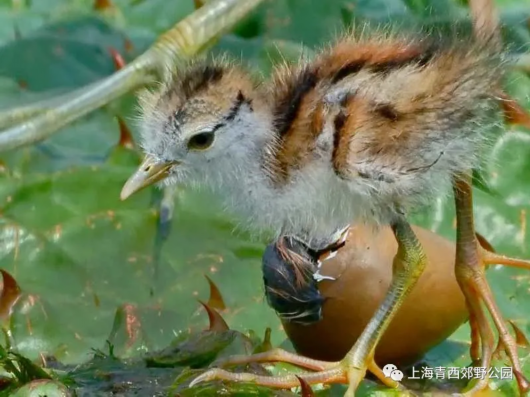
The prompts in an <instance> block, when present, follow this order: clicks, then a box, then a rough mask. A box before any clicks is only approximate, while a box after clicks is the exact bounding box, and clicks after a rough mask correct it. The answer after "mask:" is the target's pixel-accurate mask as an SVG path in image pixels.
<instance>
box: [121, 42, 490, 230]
mask: <svg viewBox="0 0 530 397" xmlns="http://www.w3.org/2000/svg"><path fill="white" fill-rule="evenodd" d="M499 59H500V57H499V56H498V55H496V54H495V53H494V52H492V51H490V50H489V49H488V48H487V46H485V45H481V46H479V45H477V44H475V43H473V42H471V39H470V40H469V42H467V43H466V42H465V40H464V41H462V42H459V43H457V44H454V43H441V42H439V41H436V40H434V41H433V40H430V39H429V40H427V39H425V40H423V39H421V40H420V39H417V38H411V37H407V36H400V35H382V34H375V35H373V34H372V35H370V36H368V35H366V36H362V37H354V36H352V35H348V36H346V37H344V38H342V39H341V40H339V41H337V42H336V43H335V44H333V45H332V46H331V47H330V48H329V49H326V50H323V51H321V52H320V53H319V54H318V55H317V56H316V57H315V58H314V59H312V60H301V61H300V63H299V64H296V65H287V64H285V65H281V66H278V67H277V68H276V69H275V71H274V72H273V76H272V78H271V79H270V81H267V82H261V81H256V80H255V79H252V78H251V77H250V75H249V74H248V73H247V72H246V71H244V70H243V69H242V68H241V67H240V66H237V65H234V64H232V63H228V62H226V61H224V60H221V61H215V62H213V63H203V62H194V63H193V64H191V65H190V66H189V68H188V69H187V70H185V71H181V70H179V71H178V73H176V74H175V76H174V78H173V79H172V80H171V81H168V82H166V83H165V84H163V85H161V86H160V87H159V89H157V90H155V91H152V92H147V93H145V94H144V95H143V97H142V98H141V99H142V100H141V103H142V117H141V120H142V137H143V147H144V149H145V151H146V153H147V154H148V157H149V158H150V161H151V162H154V163H157V164H170V165H171V166H168V168H167V174H166V175H164V178H165V180H166V183H170V184H171V183H184V184H191V185H194V184H195V185H201V186H208V187H210V188H213V189H214V190H216V191H217V192H218V193H219V195H220V196H222V197H223V198H224V203H225V205H226V206H227V208H229V209H231V210H232V211H233V212H236V213H239V214H240V215H241V216H242V219H243V220H244V221H246V222H244V223H245V224H248V225H252V228H253V229H255V230H258V231H260V230H264V229H265V230H272V231H273V232H275V233H276V235H282V234H295V235H298V236H306V239H307V240H311V239H312V238H318V237H322V236H326V235H330V234H331V233H333V232H334V231H335V230H337V229H338V228H341V227H343V226H344V225H345V224H346V223H347V222H345V220H352V219H353V220H355V221H356V223H360V222H363V221H364V222H366V221H368V222H372V223H388V222H390V221H392V218H393V217H394V216H395V214H396V213H399V212H401V211H405V212H408V211H409V210H411V209H414V208H416V207H418V206H420V205H421V204H423V203H424V202H426V201H427V200H428V199H429V198H431V197H432V196H433V195H434V194H436V193H439V192H440V191H443V190H444V189H446V188H448V187H449V184H450V181H451V177H452V176H453V175H454V174H455V173H457V172H460V171H463V170H467V169H469V168H470V167H472V166H474V165H476V160H477V154H478V152H479V150H480V148H481V146H482V145H483V144H484V143H485V142H486V139H485V136H486V134H485V131H486V130H487V127H488V126H489V125H490V121H489V117H490V116H491V113H492V112H493V110H494V109H495V107H496V104H494V100H495V98H493V95H492V92H493V89H492V87H494V86H495V85H496V84H497V81H498V76H499V73H498V67H497V66H498V65H499ZM137 188H138V186H132V185H129V186H126V187H125V188H124V193H122V195H124V196H127V195H129V194H130V193H131V192H132V191H134V189H137ZM446 191H449V189H446Z"/></svg>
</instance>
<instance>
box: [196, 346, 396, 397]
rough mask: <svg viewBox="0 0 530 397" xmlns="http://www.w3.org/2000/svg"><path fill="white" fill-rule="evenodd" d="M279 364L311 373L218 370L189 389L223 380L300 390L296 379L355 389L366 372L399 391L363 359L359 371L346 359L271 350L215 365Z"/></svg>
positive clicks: (211, 372)
mask: <svg viewBox="0 0 530 397" xmlns="http://www.w3.org/2000/svg"><path fill="white" fill-rule="evenodd" d="M272 362H283V363H289V364H293V365H296V366H298V367H300V368H304V369H309V370H312V371H315V372H302V373H297V374H296V375H295V374H288V375H282V376H262V375H256V374H252V373H234V372H228V371H225V370H223V369H220V368H213V369H210V370H208V371H206V372H204V373H203V374H201V375H199V376H198V377H197V378H195V379H194V380H193V381H192V382H191V384H190V387H192V386H194V385H196V384H197V383H200V382H206V381H211V380H216V379H217V380H227V381H236V382H252V383H256V384H259V385H261V386H268V387H275V388H281V389H290V388H293V387H297V386H300V381H299V380H298V378H297V376H298V377H300V378H303V379H304V380H305V381H306V382H307V383H309V384H319V383H324V384H333V383H342V384H350V385H351V386H355V387H356V386H357V385H358V384H359V383H360V382H361V381H362V380H363V378H364V376H365V374H366V371H367V370H368V371H370V372H372V373H373V374H374V375H375V376H376V377H377V378H378V379H379V380H381V382H383V384H384V385H386V386H387V387H391V388H401V386H400V385H399V383H398V382H396V381H394V380H392V379H391V378H387V377H385V375H384V373H383V370H382V369H381V368H379V366H378V365H377V364H376V363H375V361H374V360H373V357H366V362H365V363H363V364H362V365H361V366H360V367H353V366H352V365H351V363H350V360H349V359H348V358H345V359H344V360H342V361H339V362H327V361H319V360H313V359H310V358H307V357H303V356H300V355H298V354H294V353H290V352H288V351H286V350H283V349H273V350H270V351H268V352H265V353H258V354H253V355H250V356H232V357H230V358H228V359H226V360H223V361H219V362H218V364H219V365H237V364H250V363H272Z"/></svg>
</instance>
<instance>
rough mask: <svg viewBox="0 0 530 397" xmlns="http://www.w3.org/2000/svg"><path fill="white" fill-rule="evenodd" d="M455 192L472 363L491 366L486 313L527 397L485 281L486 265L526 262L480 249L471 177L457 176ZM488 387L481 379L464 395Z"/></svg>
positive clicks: (528, 386) (458, 269) (458, 270)
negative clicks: (475, 226) (474, 214)
mask: <svg viewBox="0 0 530 397" xmlns="http://www.w3.org/2000/svg"><path fill="white" fill-rule="evenodd" d="M454 192H455V203H456V218H457V228H456V230H457V232H456V233H457V234H456V262H455V275H456V278H457V280H458V283H459V284H460V288H461V290H462V292H463V294H464V296H465V298H466V303H467V306H468V310H469V314H470V318H469V323H470V326H471V348H470V354H471V358H472V360H473V364H474V365H477V366H480V367H481V368H485V369H486V371H487V370H488V369H489V368H490V366H491V359H492V356H493V352H494V348H495V334H494V329H493V327H492V325H491V324H490V322H489V320H488V314H489V315H490V316H491V319H492V320H493V324H494V326H495V328H496V330H497V332H498V336H499V346H500V347H502V348H503V349H504V350H505V352H506V354H507V356H508V358H509V360H510V362H511V365H512V367H513V372H514V376H515V378H516V380H517V386H518V388H519V392H520V393H521V395H526V393H527V392H528V391H529V390H530V383H529V382H528V380H527V379H526V378H525V377H524V376H523V373H522V369H521V363H520V361H519V356H518V352H517V344H516V341H515V339H514V337H513V336H512V335H511V334H510V332H509V328H508V325H507V323H506V321H505V320H504V319H503V316H502V314H501V312H500V310H499V307H498V306H497V303H496V302H495V298H494V296H493V294H492V291H491V288H490V286H489V284H488V281H487V279H486V273H485V268H486V266H485V265H487V264H490V263H499V264H505V265H510V266H516V267H523V268H528V267H529V263H528V262H527V261H523V260H517V259H512V258H506V257H502V256H500V255H495V254H492V253H488V252H487V251H484V250H482V249H481V248H480V244H479V241H478V240H477V237H476V234H475V228H474V221H473V204H472V200H473V198H472V190H471V177H470V176H469V175H460V176H459V177H458V178H456V180H455V184H454ZM487 385H488V378H487V377H484V378H483V379H480V380H478V382H477V383H476V384H474V385H471V387H470V389H469V390H468V391H467V394H468V395H472V394H474V393H475V392H477V391H480V390H482V389H484V388H486V387H487Z"/></svg>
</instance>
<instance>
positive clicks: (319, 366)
mask: <svg viewBox="0 0 530 397" xmlns="http://www.w3.org/2000/svg"><path fill="white" fill-rule="evenodd" d="M392 230H393V233H394V235H395V237H396V239H397V241H398V252H397V254H396V256H395V257H394V263H393V267H394V275H393V278H392V283H391V285H390V288H389V290H388V292H387V294H386V296H385V299H384V300H383V302H382V303H381V305H380V306H379V308H378V309H377V311H376V313H375V314H374V316H373V317H372V318H371V320H370V321H369V323H368V324H367V326H366V327H365V329H364V331H363V333H362V334H361V336H360V337H359V338H358V339H357V342H356V343H355V345H354V346H353V347H352V348H351V350H350V351H349V352H348V353H347V354H346V356H345V357H344V359H342V360H341V361H339V362H323V361H318V360H312V359H308V358H305V357H302V356H299V355H296V354H292V353H289V352H286V351H283V350H273V351H271V352H266V353H260V354H257V355H252V356H247V357H244V356H243V357H242V356H237V357H232V358H230V359H228V360H227V361H225V362H224V364H242V363H251V362H271V361H276V362H287V363H291V364H294V365H297V366H300V367H302V368H306V369H310V370H313V371H316V372H306V373H302V374H296V375H298V376H300V377H301V378H303V379H304V380H305V381H306V382H307V383H309V384H319V383H327V384H330V383H344V384H347V385H348V386H349V387H348V390H347V392H346V396H354V395H355V391H356V390H357V388H358V386H359V384H360V383H361V381H362V380H363V379H364V377H365V375H366V372H367V371H370V372H372V373H373V374H374V375H375V376H376V377H377V378H379V379H380V380H381V381H382V382H383V384H385V385H387V386H388V387H392V388H398V387H399V388H401V386H400V385H399V384H398V383H397V382H396V381H394V380H392V379H390V378H387V377H385V375H384V373H383V371H382V370H381V369H380V368H379V366H378V365H377V364H376V363H375V361H374V352H375V348H376V347H377V344H378V343H379V340H380V339H381V336H382V335H383V333H384V332H385V330H386V329H387V327H388V325H389V324H390V322H391V320H392V319H393V317H394V315H395V314H396V312H397V310H398V309H399V307H400V306H401V304H402V303H403V301H404V299H405V297H406V296H407V295H408V293H409V292H410V291H411V290H412V288H413V287H414V285H415V284H416V281H417V280H418V278H419V277H420V276H421V274H422V272H423V270H424V268H425V266H426V257H425V254H424V252H423V249H422V247H421V244H420V243H419V241H418V239H417V238H416V235H415V234H414V232H413V230H412V228H411V227H410V225H409V223H408V222H407V221H406V220H405V219H404V217H398V218H397V219H396V220H395V221H394V222H393V224H392ZM296 375H295V374H289V375H283V376H260V375H255V374H250V373H231V372H228V371H225V370H223V369H219V368H214V369H210V370H208V371H206V372H205V373H203V374H202V375H200V376H199V377H197V378H196V379H195V380H193V382H192V383H191V386H193V385H196V384H197V383H199V382H203V381H210V380H214V379H222V380H230V381H241V382H252V383H255V384H259V385H262V386H269V387H277V388H292V387H296V386H298V385H299V380H298V378H297V376H296Z"/></svg>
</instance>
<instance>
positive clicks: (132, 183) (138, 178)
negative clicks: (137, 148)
mask: <svg viewBox="0 0 530 397" xmlns="http://www.w3.org/2000/svg"><path fill="white" fill-rule="evenodd" d="M176 164H178V162H177V161H171V162H167V161H161V160H156V159H155V158H153V157H151V156H146V157H145V159H144V161H143V162H142V164H141V165H140V167H138V169H137V170H136V172H135V173H134V174H133V175H132V176H131V177H130V178H129V179H128V180H127V182H125V185H123V188H122V189H121V193H120V198H121V199H122V200H125V199H127V198H128V197H130V196H132V195H133V194H134V193H136V192H138V191H140V190H142V189H143V188H145V187H147V186H151V185H153V184H155V183H156V182H158V181H161V180H163V179H165V178H167V177H168V176H169V170H170V169H171V168H172V167H173V166H174V165H176Z"/></svg>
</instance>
